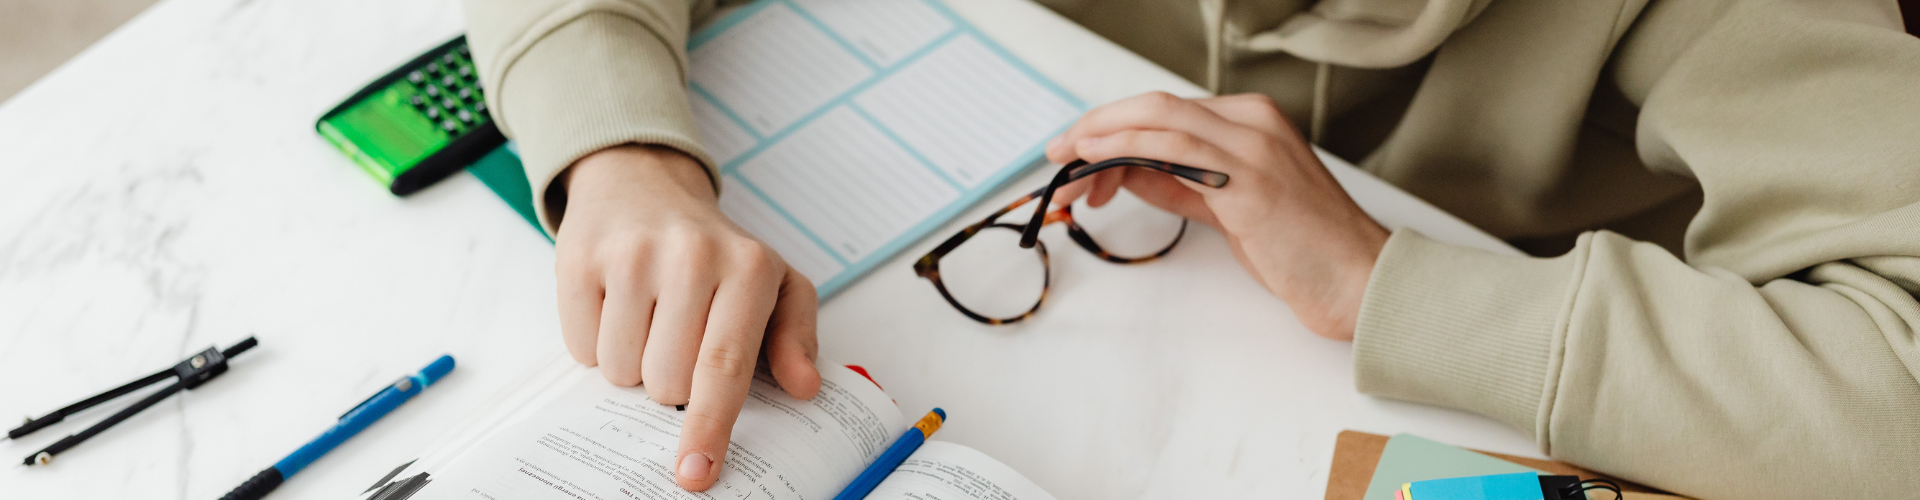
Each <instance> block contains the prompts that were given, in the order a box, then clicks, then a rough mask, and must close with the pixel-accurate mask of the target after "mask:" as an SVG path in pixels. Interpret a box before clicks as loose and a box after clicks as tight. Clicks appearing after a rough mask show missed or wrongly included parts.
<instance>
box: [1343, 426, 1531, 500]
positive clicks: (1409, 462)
mask: <svg viewBox="0 0 1920 500" xmlns="http://www.w3.org/2000/svg"><path fill="white" fill-rule="evenodd" d="M1516 472H1539V471H1536V470H1533V469H1530V468H1527V467H1526V466H1523V465H1520V464H1516V463H1513V462H1508V461H1505V460H1501V459H1498V458H1493V457H1489V456H1486V455H1481V454H1479V453H1474V452H1471V451H1467V450H1463V449H1460V448H1456V447H1453V446H1448V445H1446V444H1442V443H1439V442H1436V441H1433V440H1430V439H1427V438H1423V437H1420V436H1415V435H1412V434H1401V435H1397V436H1394V437H1392V438H1389V439H1387V449H1386V450H1385V451H1382V452H1380V465H1378V466H1376V467H1374V469H1373V481H1372V482H1369V483H1367V496H1366V497H1365V498H1366V500H1393V492H1394V490H1398V489H1400V485H1402V484H1407V483H1411V482H1415V481H1427V480H1432V479H1447V478H1454V477H1467V476H1485V475H1488V474H1512V473H1516Z"/></svg>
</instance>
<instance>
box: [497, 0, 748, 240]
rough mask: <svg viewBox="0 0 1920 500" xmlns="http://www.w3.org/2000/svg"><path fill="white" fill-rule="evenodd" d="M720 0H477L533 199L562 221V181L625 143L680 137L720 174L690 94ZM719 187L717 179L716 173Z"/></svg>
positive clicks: (551, 219) (502, 108)
mask: <svg viewBox="0 0 1920 500" xmlns="http://www.w3.org/2000/svg"><path fill="white" fill-rule="evenodd" d="M713 3H714V1H713V0H704V1H702V0H467V1H466V13H467V27H468V34H467V37H468V41H469V44H470V45H471V46H472V47H473V54H474V60H475V64H476V65H477V66H478V67H479V69H480V75H481V80H482V84H483V85H485V86H486V88H487V89H488V90H487V101H488V102H487V104H488V106H490V107H491V108H492V109H493V115H494V119H495V120H496V121H497V122H498V123H499V125H500V130H501V131H502V132H504V133H505V134H506V135H507V136H508V137H511V138H513V140H514V141H515V142H517V143H518V144H519V147H520V157H521V161H522V163H523V165H524V166H525V168H526V171H527V177H528V178H527V181H528V184H529V185H530V186H532V188H533V196H534V204H533V205H534V207H535V210H536V211H537V212H538V213H539V216H540V221H541V224H542V225H543V226H545V227H546V228H547V230H548V231H549V232H552V231H555V230H558V228H559V224H560V217H561V215H562V212H563V211H564V209H565V206H564V201H563V200H564V199H565V197H564V193H562V192H560V191H559V189H557V187H555V186H553V185H552V183H553V181H554V179H555V178H556V177H558V176H559V175H560V173H561V172H563V171H565V170H566V168H567V167H569V166H571V165H573V162H574V161H575V160H578V159H580V158H581V157H583V156H586V155H587V154H589V153H593V152H595V151H599V150H601V149H605V148H607V147H611V146H617V145H621V144H649V145H660V146H666V147H671V148H674V149H677V150H679V151H681V152H684V153H686V154H687V155H688V156H692V157H693V158H694V159H696V160H698V161H699V162H700V164H701V165H702V166H704V167H705V168H707V169H708V175H709V177H711V176H712V175H713V169H714V168H715V165H714V164H713V160H712V159H711V158H710V157H708V156H707V153H706V150H705V149H704V148H703V147H702V146H701V144H700V141H699V132H698V130H697V129H696V128H695V126H694V122H693V115H692V111H691V110H690V109H689V108H688V105H687V92H686V73H687V60H686V41H687V34H688V30H689V29H690V27H691V26H692V24H693V22H694V20H695V19H696V18H697V17H699V16H702V15H704V14H706V13H708V12H710V11H711V10H712V9H713V5H712V4H713ZM715 188H716V189H718V184H717V183H716V184H715Z"/></svg>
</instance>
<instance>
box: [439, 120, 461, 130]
mask: <svg viewBox="0 0 1920 500" xmlns="http://www.w3.org/2000/svg"><path fill="white" fill-rule="evenodd" d="M440 128H441V129H444V130H446V131H448V132H452V131H454V130H456V129H459V128H460V124H458V123H454V122H453V120H440Z"/></svg>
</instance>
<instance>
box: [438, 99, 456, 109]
mask: <svg viewBox="0 0 1920 500" xmlns="http://www.w3.org/2000/svg"><path fill="white" fill-rule="evenodd" d="M458 105H460V102H459V101H455V100H453V98H452V97H442V98H440V107H442V108H447V111H453V107H454V106H458Z"/></svg>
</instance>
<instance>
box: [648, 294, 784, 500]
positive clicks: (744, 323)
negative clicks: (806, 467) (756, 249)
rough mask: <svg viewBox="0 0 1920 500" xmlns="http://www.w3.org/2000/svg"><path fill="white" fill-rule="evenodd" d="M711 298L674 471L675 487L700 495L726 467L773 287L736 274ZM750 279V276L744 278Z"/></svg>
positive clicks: (772, 300) (769, 310)
mask: <svg viewBox="0 0 1920 500" xmlns="http://www.w3.org/2000/svg"><path fill="white" fill-rule="evenodd" d="M742 274H745V275H747V276H741V278H742V279H737V280H729V281H727V282H723V283H721V285H720V289H719V290H718V291H717V292H716V293H715V294H714V297H713V309H712V310H711V311H710V312H709V313H708V314H709V316H708V318H707V331H706V335H705V337H704V338H703V339H702V340H701V342H700V354H699V358H698V361H697V362H696V363H695V364H694V369H693V393H692V397H691V398H689V401H688V402H687V413H686V415H685V419H684V422H683V423H682V425H681V427H680V453H679V454H678V458H677V459H676V460H677V462H675V466H674V472H675V474H674V475H675V476H676V480H677V481H678V482H679V483H680V487H681V488H685V489H687V490H688V491H705V490H706V489H707V488H710V487H712V486H713V483H714V480H715V479H716V478H718V477H719V475H720V474H719V472H720V467H721V465H722V464H724V463H726V454H727V453H726V452H727V445H728V442H729V441H730V440H731V439H732V437H733V424H734V421H735V420H737V419H739V417H740V408H741V406H742V405H743V404H744V403H745V402H746V399H747V391H748V389H751V388H752V387H753V370H754V365H755V362H756V358H757V357H758V356H759V353H760V342H761V338H762V336H763V334H764V333H765V331H766V328H767V319H768V317H770V316H771V315H772V314H773V306H774V303H775V301H776V298H777V293H778V287H779V282H778V281H777V276H776V279H773V280H769V279H767V277H766V276H765V275H767V274H770V273H758V272H750V273H742ZM749 276H750V277H749Z"/></svg>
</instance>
